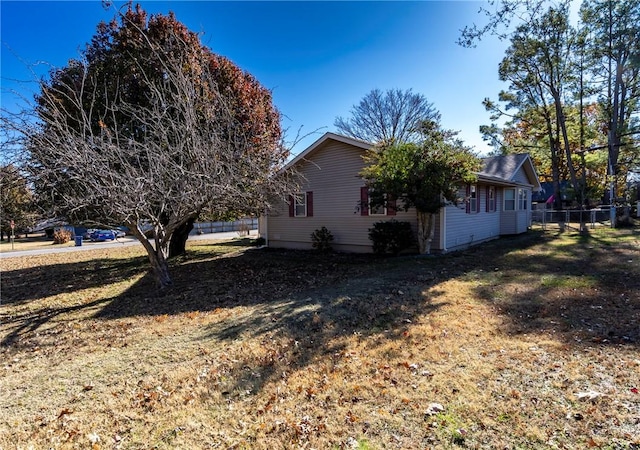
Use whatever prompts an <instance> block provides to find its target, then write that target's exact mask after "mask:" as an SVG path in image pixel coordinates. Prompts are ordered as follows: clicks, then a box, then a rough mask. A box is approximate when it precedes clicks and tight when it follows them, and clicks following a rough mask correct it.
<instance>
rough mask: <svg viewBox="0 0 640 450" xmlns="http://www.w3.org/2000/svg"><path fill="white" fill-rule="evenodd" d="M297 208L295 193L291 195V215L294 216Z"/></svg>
mask: <svg viewBox="0 0 640 450" xmlns="http://www.w3.org/2000/svg"><path fill="white" fill-rule="evenodd" d="M295 208H296V202H295V201H294V198H293V195H290V196H289V217H293V216H294V215H295V214H294V211H295Z"/></svg>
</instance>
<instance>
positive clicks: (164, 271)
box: [147, 249, 173, 290]
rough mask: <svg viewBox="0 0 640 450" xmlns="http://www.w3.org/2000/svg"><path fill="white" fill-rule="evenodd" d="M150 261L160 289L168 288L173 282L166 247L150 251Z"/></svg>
mask: <svg viewBox="0 0 640 450" xmlns="http://www.w3.org/2000/svg"><path fill="white" fill-rule="evenodd" d="M147 254H148V256H149V262H150V263H151V269H152V270H153V275H154V277H155V279H156V285H157V286H158V289H160V290H162V289H166V288H168V287H170V286H171V285H172V284H173V281H172V280H171V276H170V275H169V264H167V258H165V256H164V255H165V254H166V249H164V250H163V249H157V250H156V251H154V252H148V251H147Z"/></svg>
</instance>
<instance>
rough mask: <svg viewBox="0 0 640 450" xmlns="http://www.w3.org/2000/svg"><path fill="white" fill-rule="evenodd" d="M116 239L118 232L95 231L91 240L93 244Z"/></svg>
mask: <svg viewBox="0 0 640 450" xmlns="http://www.w3.org/2000/svg"><path fill="white" fill-rule="evenodd" d="M116 237H117V236H116V232H115V231H113V230H94V231H93V233H91V235H90V237H89V239H91V242H104V241H113V240H115V238H116Z"/></svg>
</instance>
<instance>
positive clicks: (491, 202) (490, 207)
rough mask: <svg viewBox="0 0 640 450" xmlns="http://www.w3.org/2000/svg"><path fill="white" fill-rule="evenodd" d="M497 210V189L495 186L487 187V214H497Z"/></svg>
mask: <svg viewBox="0 0 640 450" xmlns="http://www.w3.org/2000/svg"><path fill="white" fill-rule="evenodd" d="M495 210H496V188H495V186H487V212H495Z"/></svg>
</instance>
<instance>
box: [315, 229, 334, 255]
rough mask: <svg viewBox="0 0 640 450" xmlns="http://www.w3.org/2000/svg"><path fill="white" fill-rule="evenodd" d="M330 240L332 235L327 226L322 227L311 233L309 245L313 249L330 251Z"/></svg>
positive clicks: (331, 240)
mask: <svg viewBox="0 0 640 450" xmlns="http://www.w3.org/2000/svg"><path fill="white" fill-rule="evenodd" d="M331 242H333V235H332V234H331V231H329V230H328V229H327V227H324V226H323V227H322V228H320V229H318V230H315V231H314V232H313V233H311V245H312V246H313V248H314V249H316V250H318V251H321V252H330V251H331Z"/></svg>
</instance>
